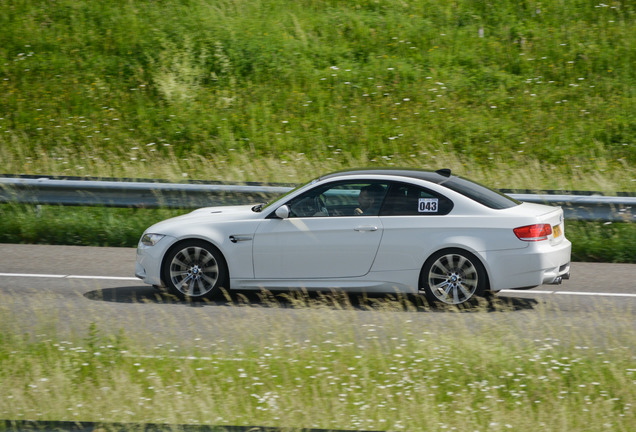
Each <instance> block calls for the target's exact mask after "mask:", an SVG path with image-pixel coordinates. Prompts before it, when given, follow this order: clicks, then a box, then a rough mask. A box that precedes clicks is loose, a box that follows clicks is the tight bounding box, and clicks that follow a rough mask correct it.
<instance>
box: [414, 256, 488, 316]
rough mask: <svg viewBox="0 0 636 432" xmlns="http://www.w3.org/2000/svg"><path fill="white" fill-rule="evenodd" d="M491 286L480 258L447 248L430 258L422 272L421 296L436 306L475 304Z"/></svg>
mask: <svg viewBox="0 0 636 432" xmlns="http://www.w3.org/2000/svg"><path fill="white" fill-rule="evenodd" d="M487 285H488V281H487V276H486V270H485V269H484V266H483V265H482V263H481V261H479V259H478V258H477V257H476V256H475V255H473V254H471V253H470V252H467V251H465V250H462V249H445V250H441V251H439V252H436V253H435V254H433V255H431V257H429V258H428V259H427V260H426V262H425V263H424V266H423V267H422V272H421V273H420V284H419V286H420V288H419V291H420V293H423V294H424V295H425V296H426V298H427V300H428V301H429V302H431V303H433V304H435V303H437V304H439V303H443V304H448V305H462V304H474V303H475V302H476V301H477V298H478V297H483V296H484V295H485V292H486V287H487Z"/></svg>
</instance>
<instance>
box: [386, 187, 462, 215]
mask: <svg viewBox="0 0 636 432" xmlns="http://www.w3.org/2000/svg"><path fill="white" fill-rule="evenodd" d="M452 209H453V202H452V201H451V200H449V199H448V198H446V197H445V196H443V195H440V194H438V193H436V192H433V191H430V190H428V189H425V188H422V187H419V186H414V185H409V184H405V183H395V184H393V186H391V190H389V193H388V195H387V197H386V199H385V201H384V205H383V206H382V211H381V212H380V215H381V216H440V215H446V214H448V213H450V211H451V210H452Z"/></svg>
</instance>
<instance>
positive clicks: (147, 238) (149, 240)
mask: <svg viewBox="0 0 636 432" xmlns="http://www.w3.org/2000/svg"><path fill="white" fill-rule="evenodd" d="M164 237H165V235H163V234H151V233H147V234H144V235H143V237H141V243H143V244H144V245H146V246H154V245H156V244H157V242H158V241H159V240H161V239H162V238H164Z"/></svg>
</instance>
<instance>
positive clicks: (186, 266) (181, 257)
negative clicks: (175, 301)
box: [163, 240, 228, 299]
mask: <svg viewBox="0 0 636 432" xmlns="http://www.w3.org/2000/svg"><path fill="white" fill-rule="evenodd" d="M227 274H228V272H227V266H226V264H225V261H224V260H223V257H222V256H221V253H220V252H219V251H218V250H217V249H216V248H215V247H213V246H212V245H210V244H208V243H206V242H204V241H200V240H190V241H186V242H183V243H179V244H177V245H176V246H175V247H173V248H172V249H171V250H170V251H169V252H168V254H167V255H166V258H165V260H164V264H163V282H164V283H165V285H166V287H167V288H168V290H169V291H170V292H171V293H172V294H174V295H176V296H177V297H179V298H182V299H183V298H195V299H197V298H206V297H208V298H209V297H213V296H215V295H217V294H218V293H219V292H220V291H221V288H222V287H223V286H224V285H225V282H226V281H227Z"/></svg>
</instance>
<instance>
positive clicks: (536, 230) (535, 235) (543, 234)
mask: <svg viewBox="0 0 636 432" xmlns="http://www.w3.org/2000/svg"><path fill="white" fill-rule="evenodd" d="M513 231H514V232H515V235H516V236H517V238H518V239H519V240H523V241H541V240H547V239H548V236H549V235H550V234H552V226H551V225H550V224H536V225H526V226H522V227H519V228H515V229H514V230H513Z"/></svg>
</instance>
